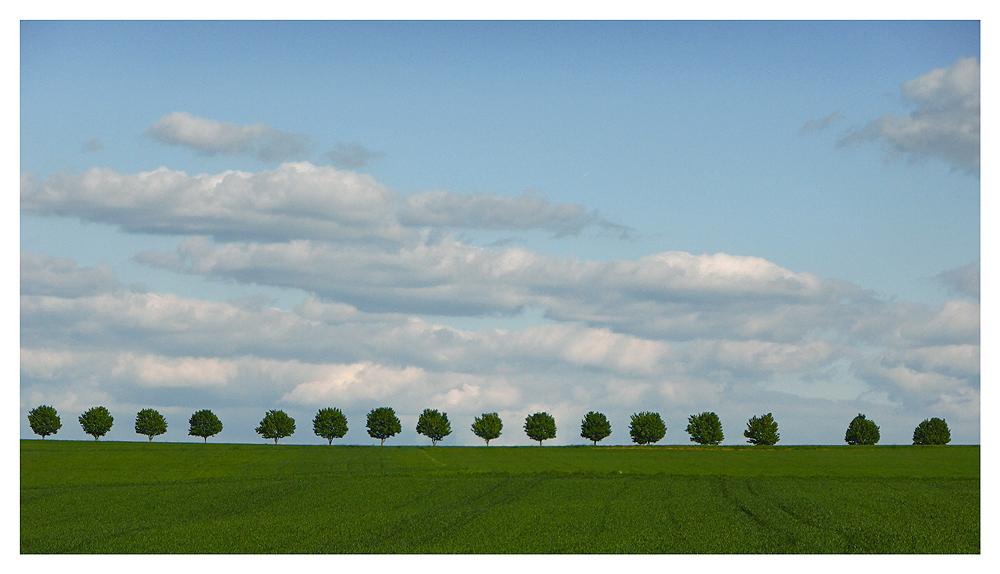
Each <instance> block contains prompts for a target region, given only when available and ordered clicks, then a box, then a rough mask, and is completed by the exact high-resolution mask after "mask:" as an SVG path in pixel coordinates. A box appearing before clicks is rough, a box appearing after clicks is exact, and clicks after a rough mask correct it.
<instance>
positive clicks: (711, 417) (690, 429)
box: [687, 413, 726, 445]
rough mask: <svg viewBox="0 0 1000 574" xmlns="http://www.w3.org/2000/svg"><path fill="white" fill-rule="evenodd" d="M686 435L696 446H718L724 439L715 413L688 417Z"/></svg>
mask: <svg viewBox="0 0 1000 574" xmlns="http://www.w3.org/2000/svg"><path fill="white" fill-rule="evenodd" d="M687 433H688V434H689V435H691V442H696V443H698V444H710V445H718V444H719V443H720V442H722V441H723V439H725V438H726V437H725V435H724V434H722V422H721V421H720V420H719V415H717V414H715V413H699V414H696V415H691V416H689V417H688V426H687Z"/></svg>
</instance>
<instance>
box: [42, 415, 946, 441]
mask: <svg viewBox="0 0 1000 574" xmlns="http://www.w3.org/2000/svg"><path fill="white" fill-rule="evenodd" d="M114 420H115V419H114V417H112V416H111V413H110V412H108V409H106V408H104V407H93V408H91V409H90V410H88V411H87V412H85V413H83V414H82V415H80V418H79V421H80V426H81V427H82V428H83V432H85V433H87V434H89V435H91V436H93V437H94V440H98V439H99V438H100V437H102V436H104V435H105V434H107V433H108V431H110V430H111V426H112V424H114ZM188 423H189V429H188V434H189V435H191V436H197V437H202V438H204V439H205V442H208V437H211V436H215V435H217V434H219V433H220V432H222V421H220V420H219V417H217V416H215V413H213V412H212V411H210V410H200V411H197V412H195V413H194V414H193V415H191V418H190V420H189V421H188ZM28 424H29V425H30V426H31V430H32V431H34V433H35V434H37V435H39V436H41V437H42V440H45V437H46V436H48V435H54V434H56V432H57V431H58V430H59V429H60V428H62V422H61V421H60V419H59V414H58V413H57V412H56V410H55V409H54V408H52V407H51V406H48V405H41V406H39V407H36V408H34V409H32V410H31V412H29V413H28ZM367 427H368V435H369V436H370V437H372V438H374V439H378V440H379V441H381V442H380V444H382V445H385V440H386V439H388V438H391V437H393V436H395V435H397V434H399V433H400V432H401V431H402V425H401V424H400V422H399V418H398V417H397V416H396V413H395V411H393V410H392V409H391V408H389V407H380V408H377V409H372V410H371V411H370V412H369V413H368V420H367ZM502 431H503V421H502V420H500V416H499V415H498V414H497V413H483V414H482V415H480V416H478V417H476V418H475V420H474V421H473V423H472V432H473V433H475V435H476V436H478V437H479V438H481V439H483V440H485V441H486V446H489V444H490V441H491V440H494V439H496V438H498V437H499V436H500V434H501V432H502ZM686 431H687V433H688V434H689V435H690V437H691V441H692V442H696V443H698V444H703V445H718V444H719V443H721V442H722V441H723V439H724V438H725V435H724V434H723V432H722V422H721V421H720V420H719V416H718V415H716V414H715V413H713V412H704V413H699V414H696V415H691V416H689V417H688V426H687V429H686ZM135 432H136V433H137V434H141V435H144V436H147V437H149V440H150V441H152V440H153V437H154V436H159V435H161V434H164V433H166V432H167V420H166V419H165V418H164V417H163V415H161V414H160V413H159V412H158V411H156V410H153V409H143V410H141V411H139V412H138V413H137V414H136V416H135ZM256 432H257V434H259V435H261V437H263V438H265V439H274V444H278V440H280V439H282V438H285V437H288V436H291V435H292V434H293V433H295V419H293V418H292V417H290V416H288V415H287V414H286V413H285V412H284V411H280V410H270V411H267V413H266V414H265V415H264V418H263V419H262V420H261V421H260V426H258V427H257V429H256ZM313 432H314V433H315V434H316V436H319V437H322V438H325V439H327V440H328V441H329V443H330V444H333V439H335V438H343V437H344V435H345V434H347V417H346V416H344V413H343V412H341V410H340V409H336V408H325V409H320V410H319V412H317V413H316V416H315V417H314V418H313ZM524 432H525V434H526V435H528V438H530V439H531V440H535V441H538V445H539V446H541V444H542V441H545V440H549V439H553V438H555V437H556V420H555V418H554V417H553V416H552V415H550V414H548V413H546V412H539V413H534V414H532V415H529V416H528V417H527V418H525V419H524ZM417 433H419V434H422V435H424V436H426V437H427V438H429V439H431V446H436V445H437V443H438V441H440V440H442V439H443V438H445V437H446V436H448V435H450V434H451V423H450V422H449V421H448V414H447V413H442V412H439V411H437V410H435V409H425V410H424V412H422V413H421V414H420V418H419V419H418V420H417ZM666 433H667V426H666V425H665V424H663V419H662V418H660V414H659V413H651V412H641V413H636V414H633V415H632V420H631V423H630V424H629V434H630V435H631V437H632V442H634V443H635V444H639V445H647V444H653V443H656V442H657V441H659V440H660V439H662V438H663V437H664V435H666ZM580 436H581V437H583V438H585V439H587V440H590V441H593V443H594V445H595V446H596V445H597V443H598V442H599V441H601V440H604V439H605V438H607V437H609V436H611V423H609V422H608V418H607V417H606V416H604V414H603V413H599V412H595V411H591V412H589V413H587V415H586V416H584V417H583V421H582V422H581V423H580ZM743 436H744V437H746V439H747V442H748V443H750V444H753V445H774V444H777V443H778V440H779V439H780V435H779V434H778V423H777V421H775V420H774V416H772V414H771V413H767V414H766V415H761V416H759V417H757V416H754V417H751V418H750V420H749V421H747V429H746V430H745V431H743ZM880 438H881V436H880V434H879V427H878V425H877V424H875V422H874V421H872V420H869V419H867V418H865V415H863V414H858V416H856V417H854V419H853V420H852V421H851V423H850V425H848V427H847V432H846V433H845V435H844V441H845V442H847V444H852V445H873V444H877V443H878V441H879V439H880ZM949 442H951V431H950V430H949V429H948V424H947V423H946V422H945V421H944V419H939V418H931V419H926V420H924V421H923V422H921V423H920V424H919V425H917V428H915V429H914V430H913V444H948V443H949Z"/></svg>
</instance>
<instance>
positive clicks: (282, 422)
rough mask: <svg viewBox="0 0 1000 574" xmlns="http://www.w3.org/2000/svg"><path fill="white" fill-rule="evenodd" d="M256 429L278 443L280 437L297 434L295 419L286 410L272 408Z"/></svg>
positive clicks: (261, 434) (258, 432)
mask: <svg viewBox="0 0 1000 574" xmlns="http://www.w3.org/2000/svg"><path fill="white" fill-rule="evenodd" d="M256 431H257V434H259V435H260V436H262V437H264V438H273V439H274V444H278V439H282V438H285V437H286V436H292V435H293V434H295V419H293V418H292V417H290V416H288V415H287V414H285V411H276V410H273V409H272V410H269V411H267V413H266V414H265V415H264V418H263V419H261V421H260V426H259V427H257V428H256Z"/></svg>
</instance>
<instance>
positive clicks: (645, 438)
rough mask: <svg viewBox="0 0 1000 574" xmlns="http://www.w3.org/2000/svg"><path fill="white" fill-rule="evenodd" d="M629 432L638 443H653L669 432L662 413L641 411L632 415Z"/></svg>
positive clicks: (633, 440)
mask: <svg viewBox="0 0 1000 574" xmlns="http://www.w3.org/2000/svg"><path fill="white" fill-rule="evenodd" d="M628 432H629V434H630V435H632V442H634V443H636V444H640V445H646V444H653V443H654V442H656V441H658V440H660V439H661V438H663V437H664V435H666V434H667V425H665V424H663V419H662V418H660V413H650V412H641V413H638V414H633V415H632V422H631V423H630V424H629V427H628Z"/></svg>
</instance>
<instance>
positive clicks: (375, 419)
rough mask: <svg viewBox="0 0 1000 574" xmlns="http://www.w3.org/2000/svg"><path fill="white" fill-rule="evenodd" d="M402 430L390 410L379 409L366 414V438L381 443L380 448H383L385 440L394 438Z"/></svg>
mask: <svg viewBox="0 0 1000 574" xmlns="http://www.w3.org/2000/svg"><path fill="white" fill-rule="evenodd" d="M402 430H403V427H402V426H401V425H400V424H399V419H398V418H396V412H395V411H394V410H392V409H391V408H389V407H379V408H377V409H372V410H371V412H369V413H368V436H370V437H372V438H377V439H379V440H380V441H382V446H385V439H387V438H389V437H392V436H396V435H397V434H399V432H400V431H402Z"/></svg>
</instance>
